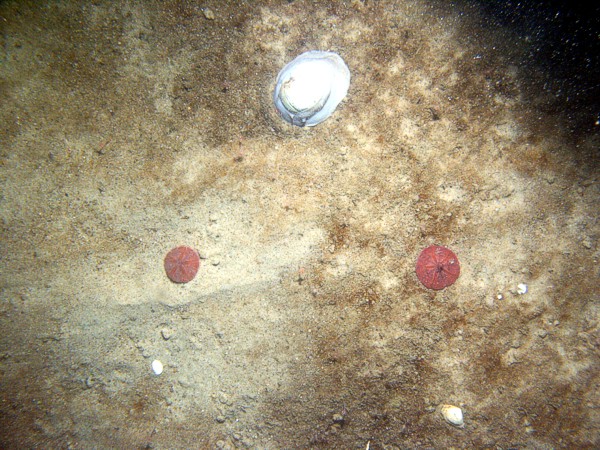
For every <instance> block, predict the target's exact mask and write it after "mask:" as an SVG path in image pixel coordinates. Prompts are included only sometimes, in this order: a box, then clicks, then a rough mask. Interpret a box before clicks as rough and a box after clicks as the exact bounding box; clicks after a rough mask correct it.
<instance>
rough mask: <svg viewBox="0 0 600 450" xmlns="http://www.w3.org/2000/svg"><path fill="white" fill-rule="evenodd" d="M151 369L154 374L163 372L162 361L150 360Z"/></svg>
mask: <svg viewBox="0 0 600 450" xmlns="http://www.w3.org/2000/svg"><path fill="white" fill-rule="evenodd" d="M152 371H153V372H154V373H155V374H156V375H160V374H161V373H162V372H163V363H161V362H160V361H159V360H158V359H155V360H154V361H152Z"/></svg>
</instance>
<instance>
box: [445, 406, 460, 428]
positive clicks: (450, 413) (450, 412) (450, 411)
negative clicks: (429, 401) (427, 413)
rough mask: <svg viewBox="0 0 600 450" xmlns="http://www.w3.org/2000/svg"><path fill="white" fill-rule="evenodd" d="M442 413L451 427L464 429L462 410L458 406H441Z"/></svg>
mask: <svg viewBox="0 0 600 450" xmlns="http://www.w3.org/2000/svg"><path fill="white" fill-rule="evenodd" d="M440 412H441V413H442V417H443V418H444V419H445V420H446V422H448V423H449V424H450V425H454V426H455V427H459V428H462V427H464V425H465V423H464V421H463V413H462V409H460V408H459V407H458V406H453V405H442V406H440Z"/></svg>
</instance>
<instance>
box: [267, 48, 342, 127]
mask: <svg viewBox="0 0 600 450" xmlns="http://www.w3.org/2000/svg"><path fill="white" fill-rule="evenodd" d="M349 87H350V70H349V69H348V66H347V65H346V63H345V62H344V60H343V59H342V58H341V57H340V55H338V54H337V53H333V52H323V51H317V50H312V51H309V52H305V53H302V54H301V55H300V56H298V57H296V58H295V59H294V60H293V61H291V62H290V63H288V64H287V65H286V66H285V67H284V68H283V69H282V70H281V72H279V75H278V76H277V82H276V85H275V92H274V93H273V101H274V102H275V107H276V108H277V111H279V114H280V115H281V117H282V118H283V119H284V120H286V121H287V122H289V123H291V124H292V125H297V126H299V127H304V126H307V127H312V126H315V125H317V124H319V123H321V122H323V121H324V120H325V119H327V118H328V117H329V116H330V115H331V114H332V113H333V112H334V111H335V109H336V108H337V106H338V105H339V103H340V102H341V101H342V99H343V98H344V97H345V96H346V94H347V93H348V88H349Z"/></svg>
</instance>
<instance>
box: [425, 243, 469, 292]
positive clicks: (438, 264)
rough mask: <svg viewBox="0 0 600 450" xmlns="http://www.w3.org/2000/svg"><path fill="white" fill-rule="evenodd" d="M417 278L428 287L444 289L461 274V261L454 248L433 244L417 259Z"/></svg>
mask: <svg viewBox="0 0 600 450" xmlns="http://www.w3.org/2000/svg"><path fill="white" fill-rule="evenodd" d="M416 272H417V278H418V279H419V281H420V282H421V283H423V285H424V286H425V287H426V288H428V289H435V290H439V289H444V288H445V287H448V286H450V285H451V284H453V283H454V282H455V281H456V279H457V278H458V276H459V275H460V263H459V262H458V258H457V257H456V255H455V254H454V252H453V251H452V250H449V249H447V248H446V247H442V246H440V245H432V246H430V247H427V248H426V249H425V250H423V251H422V252H421V254H420V255H419V258H418V259H417V267H416Z"/></svg>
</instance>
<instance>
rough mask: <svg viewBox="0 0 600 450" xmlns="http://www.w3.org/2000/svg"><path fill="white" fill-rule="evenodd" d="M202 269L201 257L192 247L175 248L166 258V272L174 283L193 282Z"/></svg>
mask: <svg viewBox="0 0 600 450" xmlns="http://www.w3.org/2000/svg"><path fill="white" fill-rule="evenodd" d="M199 267H200V255H198V252H197V251H196V250H194V249H193V248H190V247H185V246H182V247H175V248H174V249H173V250H171V251H170V252H169V253H167V256H166V257H165V272H166V273H167V276H168V277H169V279H170V280H171V281H172V282H174V283H187V282H188V281H192V280H193V279H194V277H195V276H196V274H197V273H198V268H199Z"/></svg>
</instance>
